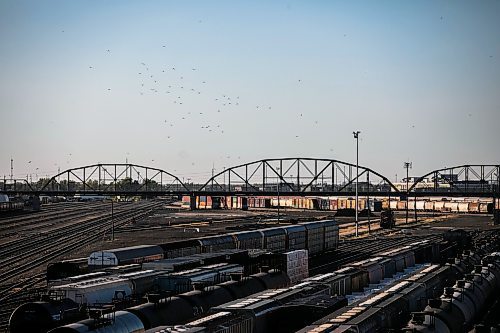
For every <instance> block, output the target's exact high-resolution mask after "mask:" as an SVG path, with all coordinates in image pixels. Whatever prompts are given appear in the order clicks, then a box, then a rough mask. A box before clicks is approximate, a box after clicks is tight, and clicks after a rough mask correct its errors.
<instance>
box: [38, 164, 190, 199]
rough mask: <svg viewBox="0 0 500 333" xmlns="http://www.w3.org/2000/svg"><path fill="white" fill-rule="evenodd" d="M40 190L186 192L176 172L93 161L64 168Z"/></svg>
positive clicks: (59, 191) (123, 192) (146, 192)
mask: <svg viewBox="0 0 500 333" xmlns="http://www.w3.org/2000/svg"><path fill="white" fill-rule="evenodd" d="M35 191H37V192H43V193H61V194H62V193H68V194H69V193H76V194H89V195H99V194H116V195H119V194H123V195H126V194H162V193H169V192H172V193H177V192H182V191H185V192H187V191H189V189H188V188H187V187H186V185H185V184H184V183H183V182H182V181H181V180H180V179H179V178H178V177H177V176H175V175H173V174H171V173H169V172H167V171H164V170H161V169H158V168H152V167H147V166H141V165H137V164H93V165H87V166H82V167H78V168H73V169H68V170H65V171H63V172H61V173H59V174H57V175H55V176H53V177H52V178H50V179H49V180H48V181H46V182H45V183H43V184H41V185H40V188H36V189H35Z"/></svg>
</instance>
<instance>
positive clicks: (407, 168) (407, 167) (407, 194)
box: [403, 162, 412, 224]
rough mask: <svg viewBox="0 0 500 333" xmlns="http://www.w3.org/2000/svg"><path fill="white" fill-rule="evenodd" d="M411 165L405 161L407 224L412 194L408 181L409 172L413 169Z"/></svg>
mask: <svg viewBox="0 0 500 333" xmlns="http://www.w3.org/2000/svg"><path fill="white" fill-rule="evenodd" d="M411 167H412V164H411V162H404V164H403V168H405V169H406V224H408V197H409V195H410V190H409V188H408V182H409V179H408V178H409V176H408V172H409V170H410V169H411Z"/></svg>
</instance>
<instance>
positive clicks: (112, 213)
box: [111, 197, 115, 241]
mask: <svg viewBox="0 0 500 333" xmlns="http://www.w3.org/2000/svg"><path fill="white" fill-rule="evenodd" d="M114 240H115V216H114V200H113V197H111V241H114Z"/></svg>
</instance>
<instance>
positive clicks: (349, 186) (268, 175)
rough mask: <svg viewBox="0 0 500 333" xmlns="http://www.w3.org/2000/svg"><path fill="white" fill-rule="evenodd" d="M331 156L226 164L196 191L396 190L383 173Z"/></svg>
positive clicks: (334, 192)
mask: <svg viewBox="0 0 500 333" xmlns="http://www.w3.org/2000/svg"><path fill="white" fill-rule="evenodd" d="M358 169H359V170H358V177H356V165H355V164H351V163H347V162H342V161H338V160H333V159H317V158H276V159H263V160H259V161H254V162H250V163H245V164H241V165H237V166H233V167H230V168H227V169H225V170H223V171H221V172H219V173H218V174H216V175H214V176H213V177H212V178H210V179H209V180H208V181H207V182H206V183H205V184H203V185H202V186H201V187H200V188H199V189H198V192H210V193H217V192H220V193H231V192H234V193H235V194H238V193H241V194H251V195H266V194H276V193H278V192H279V193H281V194H282V195H309V194H311V195H312V194H314V195H321V194H323V195H342V194H346V195H347V194H352V193H354V191H355V182H356V180H358V190H359V192H360V193H373V194H376V193H377V192H380V193H382V192H384V193H388V192H391V190H392V191H393V192H399V191H398V189H397V188H396V187H395V186H394V185H393V184H392V183H391V182H390V181H389V180H388V179H387V178H386V177H384V176H383V175H381V174H380V173H378V172H376V171H373V170H372V169H370V168H367V167H364V166H359V168H358Z"/></svg>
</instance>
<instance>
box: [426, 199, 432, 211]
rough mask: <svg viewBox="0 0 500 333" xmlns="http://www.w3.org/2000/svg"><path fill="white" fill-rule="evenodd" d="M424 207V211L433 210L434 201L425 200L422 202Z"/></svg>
mask: <svg viewBox="0 0 500 333" xmlns="http://www.w3.org/2000/svg"><path fill="white" fill-rule="evenodd" d="M424 209H425V210H426V211H433V210H434V201H426V202H425V204H424Z"/></svg>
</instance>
